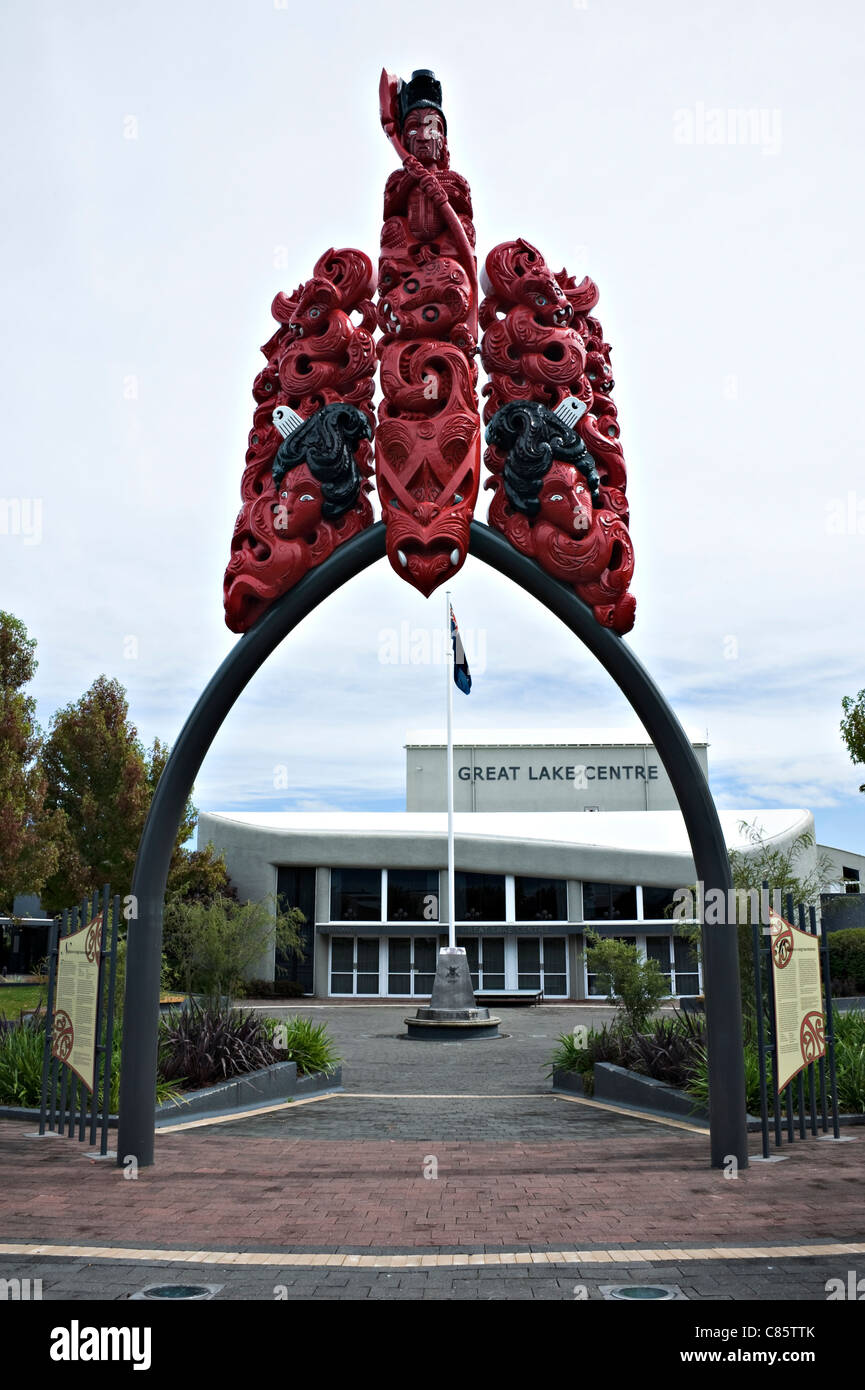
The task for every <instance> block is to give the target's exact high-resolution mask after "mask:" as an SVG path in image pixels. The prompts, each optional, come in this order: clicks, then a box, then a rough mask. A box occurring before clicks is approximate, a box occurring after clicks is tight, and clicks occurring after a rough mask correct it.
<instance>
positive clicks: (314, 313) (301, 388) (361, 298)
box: [223, 248, 376, 632]
mask: <svg viewBox="0 0 865 1390" xmlns="http://www.w3.org/2000/svg"><path fill="white" fill-rule="evenodd" d="M374 283H375V281H374V275H373V268H372V262H371V261H370V259H369V257H368V256H365V255H364V254H363V252H362V251H356V250H354V249H352V248H347V249H345V250H340V251H334V250H331V251H327V252H325V254H324V255H323V256H321V257H320V258H319V259H318V260H317V261H316V263H315V269H314V271H313V276H312V279H311V280H308V281H307V282H306V284H303V285H301V286H299V288H298V289H297V290H295V292H294V294H292V295H286V294H283V293H280V294H278V295H277V296H276V298H275V299H274V301H273V309H272V312H273V317H274V318H275V319H276V321H277V323H278V324H279V327H278V329H277V331H276V332H275V333H274V335H273V337H272V338H271V339H270V341H269V342H267V343H265V345H264V347H263V348H262V349H261V350H262V352H263V353H264V356H265V357H266V358H267V365H266V366H265V367H264V368H263V369H262V371H260V372H259V374H258V376H257V377H256V378H255V382H254V383H253V388H252V394H253V396H254V398H255V401H256V408H255V413H254V415H253V421H252V429H251V431H250V434H249V448H248V450H247V454H246V468H245V470H244V474H243V478H242V481H241V486H240V493H241V498H242V503H243V505H242V507H241V510H240V513H239V515H238V517H237V521H236V523H235V527H234V536H233V538H232V542H231V559H230V560H229V563H228V568H227V569H226V571H225V581H224V586H223V591H224V599H225V621H226V623H227V624H228V626H229V627H230V628H231V630H232V631H233V632H245V631H246V630H247V628H249V627H251V626H252V624H253V623H254V622H255V621H256V619H257V618H259V617H260V616H261V614H262V613H263V612H264V610H265V609H266V608H267V607H269V605H270V604H271V603H272V602H273V600H274V599H275V598H278V597H279V595H280V594H284V593H285V592H286V590H288V589H290V588H292V586H293V585H294V584H296V583H297V582H298V580H299V579H302V578H303V576H304V575H305V574H306V573H307V571H308V570H310V569H312V568H313V566H315V565H320V564H321V562H322V560H326V559H327V557H328V556H329V555H331V554H332V553H333V551H334V550H335V549H336V547H337V546H338V545H342V544H343V542H345V541H347V540H348V539H349V538H350V537H351V536H354V535H356V534H357V533H358V532H359V531H362V530H364V529H365V527H367V526H370V525H371V524H372V521H373V514H372V507H371V506H370V503H369V499H368V498H367V497H366V495H365V493H366V492H367V491H369V489H370V487H371V484H370V483H369V482H367V481H366V479H367V478H368V477H369V475H370V474H371V473H372V462H371V459H372V449H371V445H370V443H369V440H370V439H371V437H372V426H373V424H374V422H375V416H374V412H373V408H372V397H373V390H374V375H375V368H376V359H375V346H374V343H373V338H372V333H371V329H373V328H374V326H375V310H374V309H373V306H372V303H371V300H370V295H371V293H372V290H373V286H374ZM353 311H357V314H359V316H360V320H361V321H360V324H359V325H356V324H355V323H354V322H353V321H352V319H351V318H350V317H349V315H350V314H351V313H352V312H353ZM337 402H345V403H348V405H349V406H351V407H356V408H357V409H358V410H359V411H361V412H362V413H363V416H365V417H366V421H360V424H361V425H362V426H363V427H364V428H365V429H366V433H367V438H360V439H359V440H357V441H355V442H354V444H353V458H354V464H353V463H352V459H351V457H350V454H349V453H348V452H347V451H346V450H345V449H343V450H342V451H341V457H340V460H339V462H338V463H336V464H332V465H331V466H330V467H329V468H328V467H319V468H318V470H317V471H316V468H315V466H314V465H313V466H310V464H309V463H308V462H302V463H300V464H294V465H292V466H290V467H289V468H288V469H287V471H286V472H285V474H284V476H283V477H282V479H281V481H280V485H279V487H278V488H277V486H276V485H275V484H274V479H273V466H274V462H275V460H276V456H277V452H278V451H279V449H280V446H281V445H282V443H283V438H282V434H281V433H280V431H279V430H278V429H277V427H276V425H275V424H274V423H273V412H274V409H275V408H277V407H283V408H286V407H287V408H289V409H290V410H293V411H296V412H297V414H298V415H299V416H301V417H303V419H304V420H307V419H310V418H311V417H313V416H314V415H316V413H317V412H319V411H321V410H322V409H323V407H325V406H331V407H332V406H334V405H335V404H336V403H337ZM347 414H348V415H354V411H350V412H347ZM367 422H368V428H367ZM349 429H350V431H351V430H352V429H353V430H354V434H352V436H351V437H352V440H354V435H355V434H357V433H358V420H357V419H355V420H354V421H353V422H351V423H350V426H349ZM308 432H309V431H308V430H307V433H308ZM290 443H291V436H290V435H289V438H288V439H287V440H286V445H288V444H290ZM338 443H339V441H338V440H336V442H335V443H334V450H333V456H334V458H336V454H337V445H338ZM312 457H313V455H312V453H310V458H312ZM354 465H356V475H355V476H354V485H352V479H351V477H350V476H349V474H351V473H352V469H353V467H354ZM336 473H340V478H339V479H338V483H339V485H338V486H335V485H334V484H333V483H332V481H331V475H335V474H336Z"/></svg>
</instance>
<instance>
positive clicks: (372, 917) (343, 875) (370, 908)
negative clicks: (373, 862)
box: [330, 869, 381, 922]
mask: <svg viewBox="0 0 865 1390" xmlns="http://www.w3.org/2000/svg"><path fill="white" fill-rule="evenodd" d="M330 920H331V921H332V922H380V921H381V869H331V871H330Z"/></svg>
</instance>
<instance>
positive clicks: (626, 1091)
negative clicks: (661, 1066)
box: [595, 1062, 709, 1120]
mask: <svg viewBox="0 0 865 1390" xmlns="http://www.w3.org/2000/svg"><path fill="white" fill-rule="evenodd" d="M595 1100H606V1101H609V1102H610V1103H611V1104H617V1105H636V1106H639V1107H640V1109H641V1110H653V1111H655V1112H657V1113H658V1114H660V1115H675V1116H676V1118H677V1119H682V1120H708V1118H709V1113H708V1111H707V1110H701V1109H699V1107H697V1106H696V1103H695V1101H694V1097H693V1096H689V1095H688V1092H687V1091H679V1090H677V1089H676V1088H675V1086H667V1085H666V1084H665V1082H663V1081H656V1080H655V1079H654V1077H651V1076H641V1075H640V1074H639V1072H636V1071H628V1070H627V1068H626V1067H617V1066H614V1065H613V1063H612V1062H596V1063H595Z"/></svg>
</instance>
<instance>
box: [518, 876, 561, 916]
mask: <svg viewBox="0 0 865 1390" xmlns="http://www.w3.org/2000/svg"><path fill="white" fill-rule="evenodd" d="M515 885H516V907H517V921H518V922H540V921H546V922H564V921H566V920H567V916H568V893H567V884H566V883H565V880H564V879H563V878H517V879H516V880H515Z"/></svg>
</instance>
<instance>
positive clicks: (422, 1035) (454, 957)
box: [404, 946, 501, 1042]
mask: <svg viewBox="0 0 865 1390" xmlns="http://www.w3.org/2000/svg"><path fill="white" fill-rule="evenodd" d="M404 1022H405V1025H406V1027H407V1029H408V1036H409V1037H410V1038H417V1039H420V1040H422V1041H423V1042H469V1041H474V1040H475V1039H480V1038H497V1037H498V1036H499V1024H500V1023H501V1019H500V1018H494V1017H493V1016H492V1015H491V1014H490V1011H489V1009H481V1008H478V1006H477V1004H476V1003H475V992H474V990H473V989H472V976H471V971H470V970H469V962H468V957H467V956H466V953H465V950H464V949H463V947H462V946H445V947H443V948H442V950H441V951H439V957H438V963H437V965H436V977H435V981H434V982H433V990H432V996H431V998H430V1001H429V1004H428V1005H427V1006H426V1007H423V1008H420V1009H418V1011H417V1014H416V1015H415V1017H414V1018H407V1019H405V1020H404Z"/></svg>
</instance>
